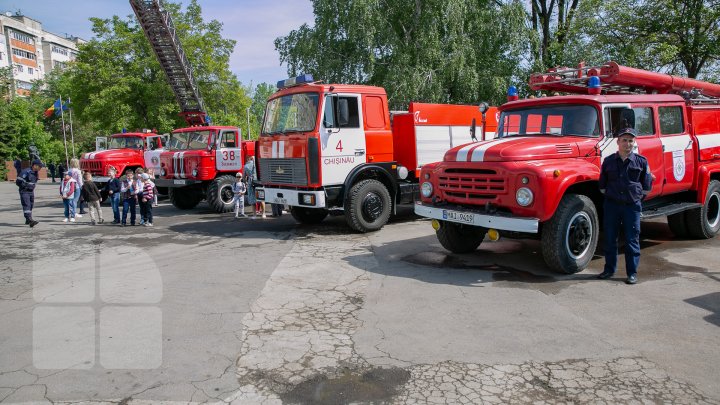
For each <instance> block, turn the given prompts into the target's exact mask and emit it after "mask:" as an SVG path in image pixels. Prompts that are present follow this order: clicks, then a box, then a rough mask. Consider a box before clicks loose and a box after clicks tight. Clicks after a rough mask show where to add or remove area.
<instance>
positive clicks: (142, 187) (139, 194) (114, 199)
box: [60, 159, 157, 226]
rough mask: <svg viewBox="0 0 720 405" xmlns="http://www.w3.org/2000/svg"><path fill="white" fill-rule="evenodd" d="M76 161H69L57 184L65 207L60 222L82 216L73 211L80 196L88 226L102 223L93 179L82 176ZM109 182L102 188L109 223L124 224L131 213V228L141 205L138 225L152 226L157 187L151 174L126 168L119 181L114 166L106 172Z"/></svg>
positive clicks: (99, 197) (98, 196) (101, 214)
mask: <svg viewBox="0 0 720 405" xmlns="http://www.w3.org/2000/svg"><path fill="white" fill-rule="evenodd" d="M78 166H79V162H78V160H77V159H73V160H71V161H70V170H68V171H67V172H65V173H64V174H63V180H62V182H61V184H60V196H61V197H62V199H63V205H64V206H65V211H64V216H65V218H64V219H63V222H75V219H76V218H81V217H82V214H79V213H77V212H76V210H77V203H78V200H79V199H80V197H82V198H83V199H84V201H85V202H86V203H87V204H88V207H89V210H90V223H91V224H92V225H96V224H102V223H103V222H105V219H104V218H103V213H102V207H101V206H100V202H101V201H102V193H101V191H100V189H99V188H98V187H97V185H96V184H95V183H94V182H93V180H92V174H91V173H90V172H85V173H84V174H83V173H82V172H81V171H80V169H79V168H78ZM108 175H109V177H110V180H109V181H108V182H107V184H106V185H105V188H104V190H103V191H104V192H106V193H107V196H108V198H109V199H110V206H111V207H112V211H113V221H112V224H115V225H118V224H119V225H122V226H125V225H127V216H128V215H127V214H128V213H130V225H135V224H136V220H137V214H136V206H137V205H139V206H140V221H139V223H137V224H138V225H144V226H153V214H152V209H153V206H157V188H156V187H155V183H153V181H152V180H151V175H150V174H148V173H145V172H144V170H143V169H137V170H136V171H134V172H133V171H132V170H130V169H128V170H127V171H126V172H125V176H123V177H121V178H118V177H117V171H116V169H115V168H114V167H110V169H109V170H108ZM121 203H122V207H123V210H122V219H121V216H120V204H121Z"/></svg>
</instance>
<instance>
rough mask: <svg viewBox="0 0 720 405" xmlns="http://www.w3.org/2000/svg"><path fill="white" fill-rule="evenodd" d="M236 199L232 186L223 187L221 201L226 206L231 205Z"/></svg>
mask: <svg viewBox="0 0 720 405" xmlns="http://www.w3.org/2000/svg"><path fill="white" fill-rule="evenodd" d="M234 199H235V196H234V195H233V192H232V187H231V186H227V185H226V186H223V187H222V188H220V200H221V201H222V202H223V203H225V204H230V203H231V202H233V200H234Z"/></svg>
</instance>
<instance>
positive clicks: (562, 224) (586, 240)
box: [541, 194, 600, 274]
mask: <svg viewBox="0 0 720 405" xmlns="http://www.w3.org/2000/svg"><path fill="white" fill-rule="evenodd" d="M599 226H600V225H599V221H598V214H597V210H596V209H595V204H593V202H592V200H591V199H590V198H588V197H586V196H584V195H578V194H568V195H566V196H564V197H563V198H562V200H561V201H560V204H559V205H558V208H557V210H556V211H555V214H554V215H553V216H552V218H550V220H549V221H548V222H547V223H545V224H544V225H543V229H542V237H541V244H542V252H543V258H544V259H545V263H547V265H548V266H549V267H550V268H551V269H553V270H555V271H557V272H559V273H566V274H574V273H577V272H579V271H582V270H583V269H584V268H585V267H587V265H588V264H589V263H590V260H591V259H592V258H593V255H594V254H595V248H596V247H597V243H598V235H599V232H598V228H599Z"/></svg>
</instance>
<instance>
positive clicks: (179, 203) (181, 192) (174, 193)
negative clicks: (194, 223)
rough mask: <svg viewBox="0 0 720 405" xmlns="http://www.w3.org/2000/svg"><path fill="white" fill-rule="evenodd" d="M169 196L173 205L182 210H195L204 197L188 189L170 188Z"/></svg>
mask: <svg viewBox="0 0 720 405" xmlns="http://www.w3.org/2000/svg"><path fill="white" fill-rule="evenodd" d="M168 196H169V197H170V202H171V203H172V205H173V206H175V208H177V209H181V210H189V209H193V208H195V207H196V206H197V205H198V204H199V203H200V201H202V195H201V194H200V193H199V192H198V191H197V190H194V189H191V188H188V187H179V188H169V189H168Z"/></svg>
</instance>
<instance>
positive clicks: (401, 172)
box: [397, 166, 408, 180]
mask: <svg viewBox="0 0 720 405" xmlns="http://www.w3.org/2000/svg"><path fill="white" fill-rule="evenodd" d="M397 173H398V177H400V178H401V179H402V180H405V179H407V176H408V169H407V167H405V166H398V168H397Z"/></svg>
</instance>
